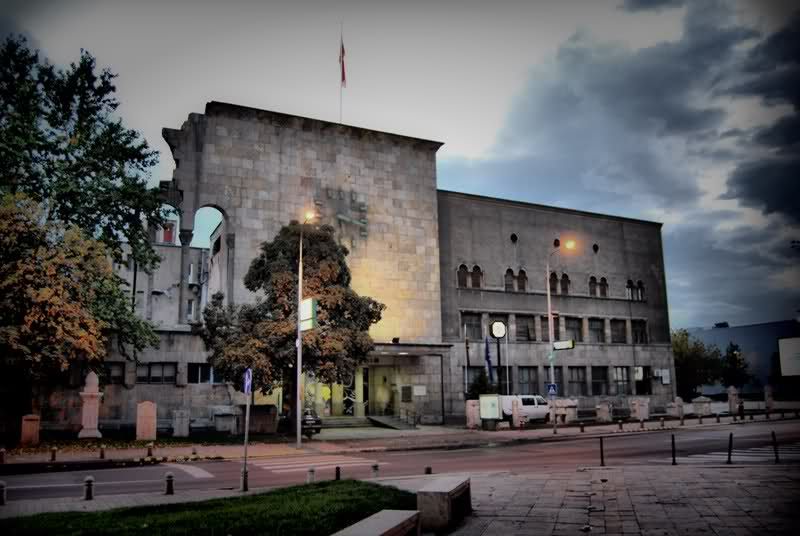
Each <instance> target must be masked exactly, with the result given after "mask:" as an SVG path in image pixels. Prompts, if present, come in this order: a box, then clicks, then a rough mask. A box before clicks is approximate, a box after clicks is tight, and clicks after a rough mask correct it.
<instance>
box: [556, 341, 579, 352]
mask: <svg viewBox="0 0 800 536" xmlns="http://www.w3.org/2000/svg"><path fill="white" fill-rule="evenodd" d="M573 348H575V341H573V340H568V341H555V342H554V343H553V350H572V349H573Z"/></svg>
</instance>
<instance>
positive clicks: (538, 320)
mask: <svg viewBox="0 0 800 536" xmlns="http://www.w3.org/2000/svg"><path fill="white" fill-rule="evenodd" d="M533 328H534V329H535V330H536V340H537V341H542V340H544V338H543V337H542V317H541V316H539V315H536V316H535V317H534V318H533Z"/></svg>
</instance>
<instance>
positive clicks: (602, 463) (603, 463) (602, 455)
mask: <svg viewBox="0 0 800 536" xmlns="http://www.w3.org/2000/svg"><path fill="white" fill-rule="evenodd" d="M605 466H606V455H605V452H603V438H602V437H601V438H600V467H605Z"/></svg>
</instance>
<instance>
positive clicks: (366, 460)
mask: <svg viewBox="0 0 800 536" xmlns="http://www.w3.org/2000/svg"><path fill="white" fill-rule="evenodd" d="M773 430H774V431H775V433H776V434H777V436H778V439H779V442H780V443H781V445H782V447H781V458H782V462H783V463H800V423H798V422H797V421H783V422H763V423H747V424H744V425H741V424H740V425H727V426H717V427H709V428H704V429H686V430H677V431H675V432H674V433H675V437H676V445H677V454H678V457H679V458H678V463H679V464H680V465H686V464H706V465H710V464H719V463H724V462H725V458H726V457H727V453H726V449H727V446H728V434H729V433H731V432H733V434H734V453H733V462H734V464H737V465H741V464H758V463H768V464H772V463H774V457H773V453H772V451H771V448H770V445H771V432H772V431H773ZM604 447H605V462H606V465H610V466H620V465H630V464H640V465H641V464H645V465H651V466H652V465H658V464H663V465H664V466H665V467H668V466H670V464H671V447H670V432H656V433H641V434H633V435H619V436H614V435H612V436H608V437H606V438H605V439H604ZM375 463H377V464H378V465H379V471H380V476H404V475H414V474H420V473H422V472H423V471H424V468H425V467H426V466H430V467H431V468H432V469H433V471H434V472H435V473H444V472H482V471H512V472H514V473H520V474H522V473H532V472H536V471H537V470H552V469H570V468H578V467H585V466H598V465H599V464H600V451H599V439H597V438H593V439H578V438H576V439H561V440H557V441H546V442H542V443H531V444H525V445H517V446H510V447H499V448H475V449H464V450H430V451H405V452H383V453H354V454H352V455H333V454H325V455H323V454H319V455H315V454H305V455H298V456H276V457H274V458H264V459H258V460H253V461H251V463H250V473H249V474H250V486H251V487H252V488H257V487H272V486H275V487H280V486H286V485H291V484H299V483H302V482H305V480H306V476H307V472H308V468H309V467H312V466H313V467H315V469H316V479H318V480H321V479H331V478H333V477H334V472H335V467H336V466H339V467H341V470H342V476H343V477H344V478H348V477H354V478H367V477H369V476H371V475H372V471H373V469H372V465H373V464H375ZM167 471H171V472H173V473H174V474H175V482H176V489H177V490H178V491H180V490H181V489H236V488H238V486H239V476H240V471H241V462H233V461H224V462H201V463H192V464H184V463H181V464H161V465H158V466H150V467H131V468H124V469H104V470H96V471H93V472H92V476H94V478H95V490H96V494H97V495H100V494H125V493H143V492H150V491H152V492H159V491H160V490H163V486H164V480H163V479H164V474H165V473H166V472H167ZM86 475H87V473H86V472H63V473H44V474H35V475H16V476H7V477H5V481H6V483H7V485H8V500H9V501H13V500H19V499H46V498H55V497H70V496H72V497H74V496H80V495H81V493H82V485H83V484H82V483H83V479H84V477H85V476H86Z"/></svg>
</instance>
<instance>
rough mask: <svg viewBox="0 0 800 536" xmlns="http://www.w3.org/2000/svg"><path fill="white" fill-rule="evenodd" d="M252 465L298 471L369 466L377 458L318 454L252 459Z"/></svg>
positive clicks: (277, 469) (291, 471)
mask: <svg viewBox="0 0 800 536" xmlns="http://www.w3.org/2000/svg"><path fill="white" fill-rule="evenodd" d="M251 463H252V465H254V466H256V467H260V468H261V469H264V470H265V471H270V472H272V473H278V474H280V473H299V472H303V471H308V469H309V468H311V467H313V468H314V469H315V470H316V471H320V470H325V469H331V470H333V469H334V468H335V467H341V468H342V469H344V468H346V467H360V466H365V467H371V466H372V465H374V464H377V463H378V460H374V459H368V458H359V457H355V456H337V455H319V456H308V455H306V456H290V457H280V458H273V459H261V460H253V461H252V462H251ZM379 465H380V466H381V467H384V466H386V465H389V464H388V463H386V462H382V463H380V464H379Z"/></svg>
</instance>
